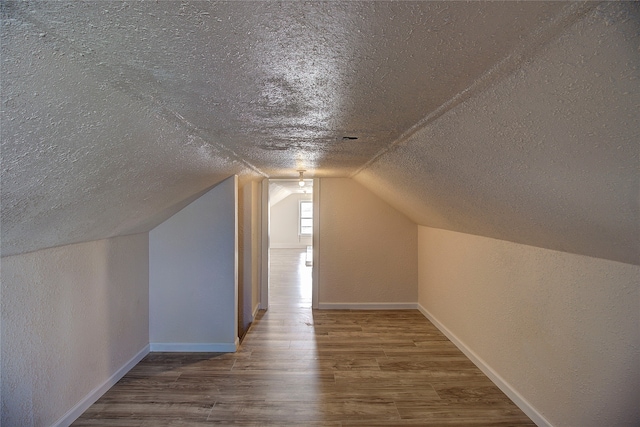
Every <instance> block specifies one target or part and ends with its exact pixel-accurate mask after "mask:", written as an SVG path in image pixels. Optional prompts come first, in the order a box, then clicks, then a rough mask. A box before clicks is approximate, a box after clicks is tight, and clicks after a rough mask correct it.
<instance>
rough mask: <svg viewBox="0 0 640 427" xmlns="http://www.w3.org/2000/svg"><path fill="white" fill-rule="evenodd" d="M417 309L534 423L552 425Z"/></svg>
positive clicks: (490, 369)
mask: <svg viewBox="0 0 640 427" xmlns="http://www.w3.org/2000/svg"><path fill="white" fill-rule="evenodd" d="M417 306H418V310H419V311H420V312H421V313H422V314H423V315H424V316H425V317H426V318H427V319H429V321H430V322H431V323H433V325H434V326H435V327H436V328H438V329H439V330H440V332H442V333H443V334H444V335H445V336H446V337H447V338H448V339H449V341H451V342H452V343H453V344H455V346H456V347H458V349H460V351H462V352H463V353H464V354H465V356H467V357H468V358H469V360H471V361H472V362H473V364H474V365H476V366H477V367H478V368H479V369H480V370H481V371H482V372H483V373H484V374H485V375H486V376H487V377H489V379H490V380H491V381H493V383H494V384H495V385H496V386H497V387H498V388H499V389H500V390H502V392H503V393H504V394H506V395H507V397H509V399H511V400H512V401H513V403H515V404H516V405H517V406H518V407H519V408H520V409H521V410H522V412H524V413H525V414H526V415H527V416H528V417H529V418H531V421H533V422H534V423H536V425H537V426H538V427H553V426H552V424H551V423H550V422H549V421H547V419H546V418H545V417H543V416H542V414H540V412H538V411H537V410H536V408H534V407H533V405H531V404H530V403H529V402H528V401H527V400H526V399H525V398H524V397H522V395H521V394H520V393H518V391H517V390H516V389H514V388H513V387H512V386H511V384H509V383H508V382H506V381H505V380H504V379H503V378H502V377H501V376H500V375H499V374H498V373H497V372H496V371H495V370H493V368H491V366H489V365H488V364H487V363H486V362H485V361H484V360H483V359H482V358H481V357H480V356H478V355H477V354H476V353H475V352H474V351H473V350H471V348H469V347H468V346H467V345H466V344H465V343H464V342H462V340H460V339H459V338H458V337H457V336H456V335H455V334H454V333H453V332H451V331H450V330H449V329H447V327H446V326H444V325H443V324H442V323H440V321H439V320H438V319H437V318H436V317H435V316H433V315H432V314H431V313H430V312H429V310H427V309H426V308H424V307H423V306H422V305H421V304H420V303H418V304H417Z"/></svg>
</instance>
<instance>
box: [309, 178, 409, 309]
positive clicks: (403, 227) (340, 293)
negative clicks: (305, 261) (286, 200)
mask: <svg viewBox="0 0 640 427" xmlns="http://www.w3.org/2000/svg"><path fill="white" fill-rule="evenodd" d="M316 191H320V207H319V209H320V211H319V212H320V215H319V221H320V225H319V228H320V229H319V230H317V233H319V241H320V246H319V249H318V250H319V255H318V259H319V265H318V267H317V268H318V276H319V285H318V289H319V291H318V292H319V294H318V302H319V304H320V308H340V307H347V306H348V307H356V306H359V307H365V306H367V307H371V305H372V304H374V305H375V304H377V305H379V306H380V307H388V308H392V307H393V305H394V304H396V307H397V306H398V304H399V305H400V306H403V307H404V306H406V305H407V304H408V303H410V305H411V306H412V307H415V302H416V300H417V273H418V267H417V255H416V254H417V251H418V246H417V226H416V225H415V224H414V223H413V222H412V221H411V220H410V219H409V218H407V217H406V216H405V215H404V214H402V213H401V212H399V211H397V210H396V209H394V208H393V207H392V206H391V205H389V204H387V203H386V202H384V201H383V200H382V199H380V198H379V197H378V196H376V195H375V194H373V193H372V192H371V191H369V190H368V189H366V188H365V187H363V186H362V185H361V184H359V183H358V182H356V181H354V180H352V179H349V178H323V179H321V180H320V189H319V190H318V189H316Z"/></svg>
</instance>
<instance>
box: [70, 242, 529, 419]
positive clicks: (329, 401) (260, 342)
mask: <svg viewBox="0 0 640 427" xmlns="http://www.w3.org/2000/svg"><path fill="white" fill-rule="evenodd" d="M273 254H274V256H273V257H272V259H273V261H274V263H273V264H272V265H271V272H272V274H273V276H272V277H271V283H272V287H271V291H270V292H271V293H270V298H271V303H272V305H271V306H270V309H269V310H268V311H266V312H265V311H261V312H259V313H258V316H257V317H256V319H255V320H254V322H253V324H252V325H251V327H250V329H249V331H248V332H247V334H246V336H245V338H244V340H243V342H242V344H241V346H240V348H239V349H238V351H237V352H236V353H226V354H223V353H151V354H149V355H148V356H147V357H145V358H144V359H143V360H142V361H141V362H140V363H139V364H138V365H136V366H135V367H134V368H133V369H132V370H131V371H130V372H129V373H128V374H127V375H125V376H124V378H122V379H121V380H120V381H119V382H118V383H117V384H116V385H115V386H114V387H112V388H111V390H109V391H108V392H107V393H105V395H104V396H102V397H101V398H100V399H99V400H98V401H97V402H96V403H95V404H94V405H92V406H91V407H90V408H89V409H88V410H87V411H86V412H85V413H84V414H83V415H82V416H81V417H80V418H79V419H78V420H76V422H75V423H74V424H73V425H74V426H83V427H84V426H97V427H100V426H104V427H110V426H122V427H177V426H180V427H183V426H187V427H205V426H215V425H224V426H261V427H269V426H280V427H282V426H285V427H286V426H329V427H330V426H336V427H345V426H370V427H373V426H533V425H534V424H533V423H532V422H531V420H529V419H528V418H527V417H526V415H525V414H524V413H523V412H522V411H521V410H520V409H518V408H517V407H516V406H515V405H514V404H513V402H511V401H510V400H509V399H508V397H507V396H505V395H504V393H502V391H500V389H498V388H497V387H496V386H495V385H494V384H493V383H492V382H491V381H490V380H489V379H488V378H487V377H486V376H485V375H484V374H483V373H482V372H481V371H480V370H479V369H478V368H477V367H476V366H475V365H474V364H473V363H472V362H471V361H470V360H469V359H468V358H467V357H466V356H465V355H464V354H463V353H462V352H461V351H460V350H459V349H458V348H457V347H456V346H455V345H454V344H453V343H451V342H450V341H449V340H448V339H447V338H446V337H445V336H444V335H443V334H442V333H440V331H438V329H437V328H435V326H433V325H432V324H431V323H430V322H429V321H428V320H427V319H426V318H425V317H424V316H423V315H422V314H421V313H420V312H418V311H417V310H393V311H382V310H374V311H355V310H311V299H310V295H311V293H310V288H308V289H307V288H305V289H302V287H303V286H307V287H308V286H310V283H311V280H310V269H309V268H308V267H305V266H304V257H303V251H296V250H293V251H291V250H276V251H273ZM302 276H304V277H302ZM300 295H307V296H308V297H305V298H300Z"/></svg>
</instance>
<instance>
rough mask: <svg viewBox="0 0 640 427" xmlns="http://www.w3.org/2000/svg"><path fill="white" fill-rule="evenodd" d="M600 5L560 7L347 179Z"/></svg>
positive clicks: (495, 80) (502, 75)
mask: <svg viewBox="0 0 640 427" xmlns="http://www.w3.org/2000/svg"><path fill="white" fill-rule="evenodd" d="M601 3H603V2H594V3H590V2H581V3H571V4H570V5H569V6H567V7H565V8H563V9H562V10H561V11H560V12H559V13H558V14H557V15H556V16H555V17H554V18H553V19H551V20H550V21H549V23H547V24H546V25H543V26H541V27H539V28H538V29H537V30H535V31H533V32H532V33H531V34H530V35H529V36H528V37H527V38H526V39H525V41H524V42H523V43H521V44H520V46H519V47H518V48H516V49H515V50H514V51H512V52H511V53H510V54H508V55H507V56H506V57H504V58H503V59H501V60H500V61H498V62H497V63H496V64H495V65H494V66H492V67H491V68H489V69H488V70H487V71H486V72H485V73H484V74H482V75H481V76H480V77H478V78H477V79H476V80H474V81H473V83H471V85H469V86H468V87H466V88H465V89H463V90H462V91H460V92H458V93H457V94H455V95H454V96H453V97H451V98H450V99H449V100H448V101H446V102H445V103H443V104H442V105H440V106H439V107H438V108H436V109H435V110H434V111H432V112H431V113H429V114H427V115H426V116H425V117H424V118H422V119H421V120H420V121H418V122H417V123H416V124H414V125H413V126H411V127H410V128H409V129H407V130H406V131H404V132H403V133H402V134H401V135H400V136H399V137H398V138H396V139H395V140H393V141H391V143H389V145H387V146H386V147H384V148H382V149H381V150H380V151H378V152H377V153H376V154H375V155H374V156H373V157H371V159H369V160H368V161H367V162H366V163H365V164H363V165H362V166H360V167H359V168H358V169H357V170H356V171H355V172H353V173H352V174H351V175H349V177H350V178H354V177H355V176H356V175H358V174H359V173H361V172H362V171H364V170H365V169H367V168H369V167H370V166H371V165H373V164H374V163H376V162H377V161H378V160H379V159H380V158H381V157H382V156H383V155H384V154H386V153H387V152H388V151H390V150H392V149H393V148H394V147H397V146H399V145H401V144H402V143H404V142H406V141H407V140H408V139H409V138H411V137H412V136H413V135H414V134H416V133H417V132H418V131H420V130H421V129H424V128H426V127H427V126H429V125H430V124H431V123H433V122H434V121H436V120H437V119H438V118H439V117H441V116H443V115H444V114H446V113H447V112H448V111H450V110H452V109H454V108H455V107H456V106H458V105H460V104H462V103H463V102H464V101H467V100H468V99H470V98H472V97H474V96H477V95H479V94H480V93H482V92H484V91H485V90H487V89H489V88H490V87H492V86H494V85H495V84H497V83H499V82H500V81H502V80H504V79H506V78H507V77H509V76H510V75H512V74H513V73H515V72H516V71H518V70H519V69H520V67H521V66H522V65H524V64H525V63H526V62H527V61H529V60H531V59H532V58H533V57H535V56H536V54H537V53H538V52H539V51H540V50H541V49H542V48H543V47H544V46H546V45H547V44H548V43H550V42H552V41H554V40H556V39H557V38H558V37H559V36H560V35H561V34H562V33H563V32H564V31H565V30H566V29H567V28H569V27H570V26H571V25H573V24H574V23H576V22H577V21H579V20H580V19H581V18H582V17H583V16H584V15H586V14H587V13H589V12H590V11H592V10H594V9H595V8H596V7H598V5H599V4H601Z"/></svg>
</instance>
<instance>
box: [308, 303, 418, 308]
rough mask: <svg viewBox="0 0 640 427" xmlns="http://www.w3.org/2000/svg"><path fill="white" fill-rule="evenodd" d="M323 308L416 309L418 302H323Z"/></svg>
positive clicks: (319, 304) (321, 306) (320, 306)
mask: <svg viewBox="0 0 640 427" xmlns="http://www.w3.org/2000/svg"><path fill="white" fill-rule="evenodd" d="M318 308H319V309H321V310H415V309H417V308H418V304H417V303H415V302H374V303H354V302H321V303H318Z"/></svg>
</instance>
